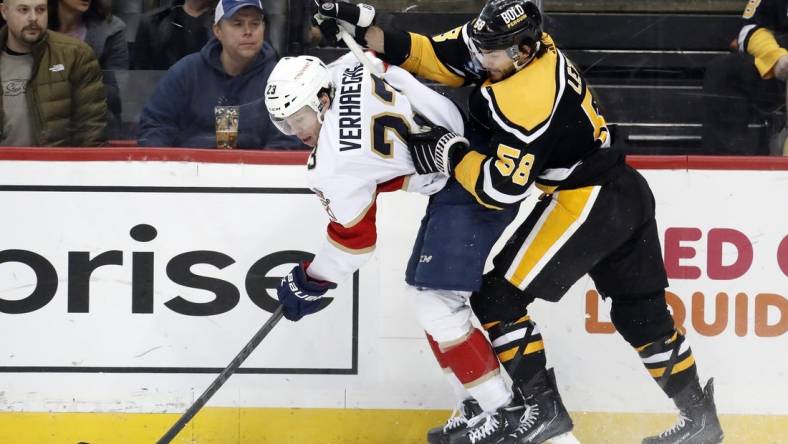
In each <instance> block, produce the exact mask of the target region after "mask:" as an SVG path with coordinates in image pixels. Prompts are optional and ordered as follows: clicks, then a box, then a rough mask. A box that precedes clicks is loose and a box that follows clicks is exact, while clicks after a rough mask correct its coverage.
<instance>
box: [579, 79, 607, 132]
mask: <svg viewBox="0 0 788 444" xmlns="http://www.w3.org/2000/svg"><path fill="white" fill-rule="evenodd" d="M593 98H594V97H593V96H592V95H591V90H590V89H588V88H586V95H585V96H584V97H583V104H582V107H583V111H585V113H586V116H588V120H589V121H590V122H591V126H592V127H594V139H599V138H600V135H601V133H602V127H604V126H605V124H606V122H605V118H604V117H602V116H600V115H599V114H598V113H597V112H596V110H595V109H594V103H593ZM602 142H604V140H603V141H602Z"/></svg>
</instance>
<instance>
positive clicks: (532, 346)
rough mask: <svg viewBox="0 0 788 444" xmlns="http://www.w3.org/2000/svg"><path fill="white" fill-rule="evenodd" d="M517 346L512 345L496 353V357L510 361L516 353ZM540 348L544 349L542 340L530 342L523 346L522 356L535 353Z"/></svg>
mask: <svg viewBox="0 0 788 444" xmlns="http://www.w3.org/2000/svg"><path fill="white" fill-rule="evenodd" d="M518 348H519V347H512V348H510V349H509V350H506V351H504V352H501V353H498V359H499V360H500V361H501V362H509V361H511V360H512V359H514V355H515V354H517V349H518ZM542 350H544V341H535V342H530V343H529V344H528V345H526V346H525V351H524V352H523V356H525V355H530V354H531V353H536V352H539V351H542Z"/></svg>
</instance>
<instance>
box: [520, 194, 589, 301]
mask: <svg viewBox="0 0 788 444" xmlns="http://www.w3.org/2000/svg"><path fill="white" fill-rule="evenodd" d="M593 190H594V187H584V188H578V189H574V190H565V191H560V192H558V193H556V194H555V199H556V204H555V206H554V207H553V209H552V210H550V214H548V215H547V219H546V220H545V222H544V224H543V225H542V227H541V228H540V230H539V232H538V233H536V235H535V236H534V238H533V240H532V241H531V244H530V245H529V246H528V249H527V250H526V251H525V253H524V254H523V255H522V257H520V258H519V259H518V260H519V263H518V264H517V268H516V269H515V272H514V274H513V275H512V278H511V279H510V282H511V283H512V284H513V285H514V286H516V287H518V288H522V285H523V281H524V280H525V278H526V277H527V276H528V274H529V273H530V272H531V270H533V269H534V268H535V267H536V264H537V263H538V262H539V261H540V260H541V259H542V258H543V257H544V256H545V255H546V254H547V252H548V251H549V250H550V248H552V247H553V245H555V243H556V242H558V241H559V240H560V239H561V236H563V235H564V233H566V231H567V230H568V229H569V228H570V227H571V226H572V224H574V223H575V221H577V219H578V218H579V217H580V215H581V214H582V213H583V209H584V208H585V206H586V205H587V204H588V201H589V199H590V198H591V194H592V192H593Z"/></svg>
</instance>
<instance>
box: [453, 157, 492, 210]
mask: <svg viewBox="0 0 788 444" xmlns="http://www.w3.org/2000/svg"><path fill="white" fill-rule="evenodd" d="M486 159H487V157H485V156H484V154H481V153H478V152H476V151H469V152H468V154H466V155H465V157H463V158H462V160H461V161H460V163H459V164H458V165H457V167H456V168H455V169H454V178H455V179H457V182H459V183H460V185H462V187H463V188H465V190H466V191H468V192H469V193H471V195H472V196H473V198H474V199H476V201H477V202H479V204H481V205H483V206H485V207H487V208H492V209H494V210H500V209H501V208H500V207H496V206H494V205H490V204H488V203H487V202H485V201H484V200H483V199H481V198H480V197H479V194H478V193H477V192H476V184H477V183H478V182H479V175H480V174H481V172H482V168H483V165H484V161H485V160H486Z"/></svg>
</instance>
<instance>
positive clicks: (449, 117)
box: [265, 54, 516, 443]
mask: <svg viewBox="0 0 788 444" xmlns="http://www.w3.org/2000/svg"><path fill="white" fill-rule="evenodd" d="M378 62H379V61H378ZM265 101H266V106H267V108H268V111H269V113H270V115H271V119H272V121H273V122H274V123H275V124H276V125H277V127H278V128H279V129H280V130H281V131H282V132H284V133H285V134H291V135H295V136H297V137H298V138H299V139H300V140H301V141H302V142H304V143H305V144H307V145H309V146H311V147H313V148H314V149H313V151H312V153H311V155H310V157H309V161H308V165H307V168H308V180H309V185H310V188H311V189H312V190H313V191H314V192H315V194H317V196H318V197H319V198H320V200H321V201H322V204H323V206H324V207H325V209H326V212H327V213H328V216H329V219H330V222H329V224H328V229H327V241H326V242H324V245H323V247H322V248H321V250H320V251H319V252H318V253H317V254H316V256H315V258H314V260H313V261H312V262H311V263H308V262H304V263H301V264H299V265H298V266H296V267H294V268H293V269H292V270H291V271H290V272H289V273H288V274H287V275H286V276H285V277H284V278H283V279H282V282H281V284H280V286H279V288H278V289H277V295H278V298H279V300H280V302H281V303H282V305H283V313H284V316H285V317H286V318H287V319H290V320H292V321H297V320H299V319H301V318H302V317H303V316H305V315H308V314H311V313H314V312H316V311H318V310H319V309H320V308H322V306H323V304H322V301H320V299H321V298H322V297H323V296H324V295H325V294H326V292H327V291H328V290H330V289H333V288H336V286H337V284H338V283H341V282H343V281H345V280H346V279H347V278H348V277H349V276H350V275H351V274H352V273H353V272H355V271H356V270H357V269H358V268H359V267H361V266H362V265H363V264H364V263H365V262H366V261H367V260H368V259H369V258H370V257H371V255H372V252H373V250H374V247H375V241H376V226H375V212H376V197H377V194H378V193H380V192H388V191H396V190H405V191H412V192H418V193H422V194H426V195H430V202H429V205H428V207H427V213H426V215H425V216H424V218H423V220H422V223H421V228H420V230H419V234H418V237H417V239H416V242H415V245H414V248H413V253H412V254H411V258H410V260H409V263H408V267H407V271H406V282H407V283H408V285H409V286H408V291H409V293H410V295H411V296H412V299H413V302H414V307H415V310H416V314H417V317H418V319H419V321H420V323H421V325H422V327H423V328H424V330H425V331H426V333H427V338H428V341H429V343H430V346H431V348H432V351H433V353H434V354H435V356H436V358H437V360H438V363H439V364H440V366H441V368H442V369H443V370H444V372H445V373H446V376H447V378H448V380H449V382H450V384H451V386H452V387H453V389H454V391H455V394H456V395H457V397H458V401H459V404H460V406H461V408H460V409H459V411H460V415H459V416H457V417H454V418H453V419H452V420H450V421H449V422H448V423H447V424H446V426H444V427H438V428H436V429H433V430H431V431H430V433H429V434H428V440H429V441H430V442H451V443H487V442H505V441H502V440H503V439H505V436H503V435H502V434H501V433H500V432H501V430H500V427H497V424H495V423H493V422H494V418H493V417H492V416H491V415H490V414H489V412H495V411H496V409H498V408H500V407H503V406H506V405H508V404H510V403H511V402H512V393H511V390H510V388H509V387H508V384H507V383H506V382H505V381H504V379H503V378H502V375H501V373H500V367H499V362H498V360H497V358H496V356H495V353H494V352H493V350H492V347H491V345H490V343H489V342H488V341H487V339H486V338H485V336H484V334H483V333H482V332H481V331H480V330H479V329H476V328H474V327H473V326H472V324H471V309H470V306H469V305H468V304H467V301H468V298H469V297H470V295H471V293H472V292H473V291H477V290H478V289H479V288H480V285H481V279H482V273H483V268H484V262H485V259H486V257H487V254H488V253H489V251H490V249H491V248H492V245H493V243H494V242H495V241H496V240H497V239H498V237H500V235H501V233H502V232H503V230H504V229H505V228H506V226H507V225H508V224H509V223H510V222H511V221H512V219H513V218H514V216H515V215H516V209H510V210H504V211H496V210H490V209H486V208H483V207H481V206H479V205H477V204H476V202H474V201H473V198H471V197H469V195H468V193H465V192H464V190H463V189H462V187H461V186H459V184H458V183H457V182H456V181H454V179H448V180H447V179H446V177H445V176H443V175H440V174H432V175H417V174H415V172H416V170H415V168H414V166H413V161H412V160H411V157H410V154H409V152H408V148H407V144H406V142H405V141H406V140H407V137H408V134H410V132H411V131H415V130H417V128H418V127H419V119H420V118H422V117H423V118H425V119H427V120H428V121H430V122H432V123H434V124H439V125H442V126H445V127H447V128H450V129H451V130H452V131H453V132H454V133H456V134H463V132H464V123H463V117H462V114H461V113H460V111H459V110H458V109H457V107H456V106H455V105H454V103H452V102H451V101H450V100H449V99H447V98H445V97H443V96H441V95H440V94H438V93H436V92H435V91H433V90H431V89H429V88H428V87H426V86H424V85H422V84H421V83H419V82H418V81H417V80H416V79H415V78H414V77H413V76H412V75H411V74H409V73H407V72H406V71H405V70H403V69H400V68H398V67H395V66H392V67H388V69H387V71H386V74H385V80H384V79H383V78H380V77H378V76H376V75H372V74H370V73H368V72H367V70H366V69H365V68H364V66H363V65H362V64H361V63H359V62H358V61H356V59H355V58H353V57H352V55H350V54H348V55H347V56H345V57H343V58H341V59H339V60H338V61H336V62H334V63H332V64H331V65H329V66H328V67H326V66H325V65H324V64H323V63H322V62H321V61H320V60H319V59H317V58H315V57H310V56H301V57H285V58H283V59H282V60H281V61H280V62H279V63H278V64H277V66H276V67H275V68H274V70H273V72H272V73H271V76H270V77H269V79H268V86H267V88H266V91H265ZM415 109H418V112H419V116H418V117H417V116H415V113H414V110H415ZM423 257H430V260H429V261H424V260H420V259H421V258H423ZM482 421H486V423H484V425H485V426H484V427H473V428H471V427H467V425H468V424H469V423H470V424H473V425H476V424H480V423H482ZM488 423H489V424H488Z"/></svg>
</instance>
